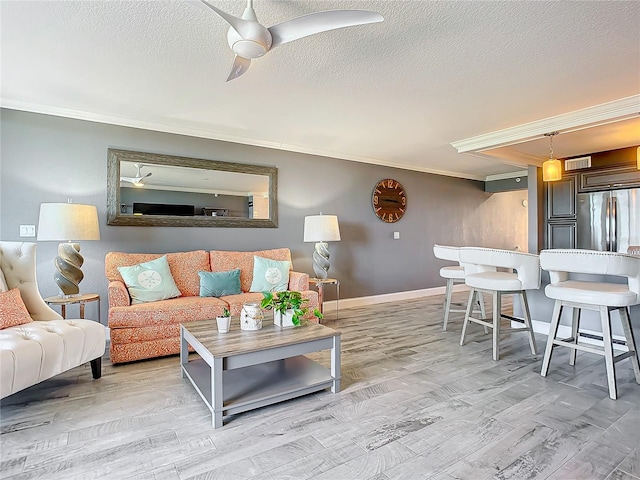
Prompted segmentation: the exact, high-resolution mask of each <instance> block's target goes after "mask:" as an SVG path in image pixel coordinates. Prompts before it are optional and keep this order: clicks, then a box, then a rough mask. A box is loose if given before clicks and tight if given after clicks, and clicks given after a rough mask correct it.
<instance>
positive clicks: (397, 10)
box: [0, 0, 640, 179]
mask: <svg viewBox="0 0 640 480" xmlns="http://www.w3.org/2000/svg"><path fill="white" fill-rule="evenodd" d="M210 1H211V3H213V4H215V5H216V6H218V7H219V8H221V9H222V10H224V11H227V12H229V13H231V14H234V15H237V16H240V15H241V14H242V11H243V10H244V7H245V4H244V2H243V1H242V0H234V1H217V0H210ZM254 7H255V10H256V13H257V15H258V19H259V20H260V21H261V22H262V23H263V24H265V25H266V26H271V25H273V24H277V23H280V22H283V21H286V20H289V19H291V18H294V17H297V16H300V15H304V14H307V13H312V12H316V11H321V10H331V9H346V8H358V9H367V10H373V11H376V12H379V13H380V14H382V15H383V16H384V18H385V20H384V22H382V23H377V24H372V25H364V26H358V27H351V28H346V29H341V30H336V31H332V32H326V33H322V34H318V35H314V36H310V37H307V38H304V39H301V40H297V41H295V42H292V43H289V44H286V45H282V46H280V47H278V48H276V49H274V50H272V51H270V52H268V53H267V55H266V56H265V57H263V58H260V59H257V60H254V61H253V62H252V65H251V68H250V69H249V71H248V72H247V73H246V74H245V75H243V76H242V77H240V78H238V79H236V80H233V81H231V82H228V83H226V82H225V79H226V78H227V75H228V73H229V71H230V69H231V64H232V62H233V54H232V52H231V51H230V49H229V47H228V45H227V43H226V32H227V25H226V24H225V22H224V21H223V20H222V19H221V18H219V17H217V16H216V15H215V14H214V13H213V12H212V11H211V10H209V9H207V8H206V7H204V6H203V5H202V4H200V3H199V2H193V1H171V2H165V1H150V2H146V1H64V2H58V1H8V0H2V1H0V21H1V42H2V44H1V45H2V57H1V62H2V64H1V67H2V69H1V75H2V77H1V81H2V83H1V99H0V101H1V104H2V106H4V107H7V108H15V109H21V110H27V111H35V112H43V113H53V114H58V115H65V116H70V117H75V118H84V119H90V120H97V121H104V122H108V123H115V124H121V125H131V126H137V127H142V128H151V129H154V130H161V131H169V132H176V133H185V134H189V135H195V136H202V137H206V138H216V139H221V140H228V141H234V142H239V143H246V144H251V145H261V146H268V147H273V148H281V149H286V150H292V151H298V152H307V153H313V154H318V155H325V156H332V157H337V158H345V159H348V160H356V161H363V162H368V163H376V164H382V165H391V166H397V167H401V168H409V169H415V170H419V171H432V172H440V173H446V174H450V175H456V176H461V177H467V178H478V179H482V178H485V177H486V176H489V175H497V174H503V173H507V172H511V171H515V170H522V165H520V166H514V165H513V164H510V163H513V162H508V160H503V161H501V160H499V159H490V158H479V157H476V156H471V155H464V154H458V153H457V151H456V149H454V148H453V147H452V146H451V145H450V144H451V142H456V141H459V140H462V139H466V138H469V137H474V136H477V135H481V134H485V133H489V132H494V131H496V130H501V129H505V128H508V127H512V126H515V125H520V124H524V123H528V122H532V121H536V120H540V119H544V118H547V117H551V116H555V115H559V114H563V113H565V112H570V111H574V110H578V109H583V108H586V107H590V106H592V105H597V104H601V103H605V102H610V101H613V100H616V99H620V98H623V97H629V96H632V95H638V94H639V93H640V2H638V1H627V2H625V1H615V2H614V1H603V2H595V1H572V2H567V1H553V2H552V1H492V2H484V1H482V2H481V1H439V2H434V1H359V0H349V1H346V0H344V1H324V0H302V1H299V0H287V1H277V0H256V1H255V4H254ZM639 110H640V106H639ZM638 136H640V132H638V135H637V136H636V143H637V137H638ZM627 141H628V140H627ZM617 146H619V147H623V146H628V145H617ZM542 147H543V148H542V151H541V152H540V157H541V158H543V157H544V156H545V155H546V154H547V153H548V150H547V149H546V148H545V147H544V143H543V144H542ZM589 148H593V145H590V147H589ZM592 151H593V150H592ZM581 153H588V152H570V153H569V154H571V155H574V154H581Z"/></svg>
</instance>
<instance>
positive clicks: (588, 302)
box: [540, 250, 640, 400]
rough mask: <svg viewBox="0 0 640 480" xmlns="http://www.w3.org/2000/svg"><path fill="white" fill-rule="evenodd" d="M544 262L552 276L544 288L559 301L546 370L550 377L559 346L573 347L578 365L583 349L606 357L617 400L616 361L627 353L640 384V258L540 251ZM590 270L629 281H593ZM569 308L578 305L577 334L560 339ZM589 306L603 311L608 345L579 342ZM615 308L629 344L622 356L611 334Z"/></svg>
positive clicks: (544, 363) (574, 324) (573, 324)
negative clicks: (639, 343)
mask: <svg viewBox="0 0 640 480" xmlns="http://www.w3.org/2000/svg"><path fill="white" fill-rule="evenodd" d="M540 264H541V266H542V268H543V269H544V270H548V271H549V277H550V279H551V283H550V284H549V285H547V286H546V287H545V289H544V293H545V295H546V296H547V297H549V298H552V299H554V300H555V301H556V302H555V306H554V308H553V316H552V318H551V325H550V329H549V337H548V339H547V347H546V349H545V351H544V359H543V361H542V369H541V371H540V375H542V376H543V377H546V376H547V372H548V371H549V363H550V362H551V355H552V353H553V349H554V348H555V347H556V346H558V345H559V346H563V347H568V348H570V349H571V354H570V356H569V365H575V361H576V353H577V352H576V351H577V350H582V351H585V352H589V353H595V354H598V355H602V356H604V361H605V365H606V368H607V382H608V384H609V397H610V398H612V399H613V400H615V399H616V398H617V396H618V393H617V387H616V372H615V369H614V364H615V363H616V362H619V361H620V360H623V359H625V358H627V357H629V358H631V363H632V364H633V371H634V373H635V378H636V382H637V383H639V384H640V366H639V365H638V354H637V351H636V345H635V341H634V338H633V330H632V329H631V322H630V321H629V319H630V313H629V307H631V306H632V305H638V304H640V257H636V256H633V255H628V254H624V253H615V252H597V251H593V250H543V251H542V252H540ZM571 274H586V275H587V277H586V279H585V276H581V277H580V279H579V280H578V279H573V278H571ZM588 275H599V276H602V275H614V276H619V277H626V278H627V283H626V284H625V283H611V282H606V281H604V282H603V281H600V280H601V279H600V278H598V279H597V280H598V281H595V280H594V281H588V280H589V277H588ZM564 307H570V308H572V309H573V315H572V319H571V338H566V339H558V338H557V334H558V325H559V324H560V317H561V316H562V309H563V308H564ZM583 309H586V310H595V311H597V312H600V323H601V324H602V341H603V344H604V349H603V350H600V349H597V348H594V347H592V346H586V345H582V344H579V343H578V340H579V337H580V312H581V311H582V310H583ZM613 310H617V311H618V312H619V314H620V321H621V323H622V330H623V332H624V336H625V339H626V346H627V348H628V351H627V352H624V353H620V354H617V355H615V354H614V350H613V341H612V338H611V312H612V311H613Z"/></svg>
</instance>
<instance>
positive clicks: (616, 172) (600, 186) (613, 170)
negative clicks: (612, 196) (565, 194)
mask: <svg viewBox="0 0 640 480" xmlns="http://www.w3.org/2000/svg"><path fill="white" fill-rule="evenodd" d="M634 187H640V170H638V168H637V167H636V166H635V165H623V166H619V167H609V168H604V169H596V170H589V171H587V172H583V173H581V174H580V181H579V186H578V192H579V193H583V192H593V191H597V190H609V189H617V188H634Z"/></svg>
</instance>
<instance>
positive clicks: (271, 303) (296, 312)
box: [260, 290, 323, 327]
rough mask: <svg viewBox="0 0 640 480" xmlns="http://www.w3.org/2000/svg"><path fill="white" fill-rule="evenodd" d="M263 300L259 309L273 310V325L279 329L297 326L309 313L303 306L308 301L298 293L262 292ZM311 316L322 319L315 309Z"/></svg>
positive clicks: (286, 291)
mask: <svg viewBox="0 0 640 480" xmlns="http://www.w3.org/2000/svg"><path fill="white" fill-rule="evenodd" d="M262 295H263V297H264V298H263V299H262V302H260V307H261V308H264V309H265V310H273V323H275V324H276V325H280V326H281V327H288V326H294V325H295V326H298V325H300V320H301V319H302V317H304V315H305V314H306V313H307V312H308V311H309V308H308V307H306V306H305V304H306V303H308V302H309V300H308V299H306V298H302V294H301V293H300V292H292V291H289V290H285V291H284V292H277V293H273V292H262ZM313 314H314V315H315V316H316V317H317V318H318V320H320V319H322V317H323V315H322V313H320V310H318V309H317V308H315V309H314V310H313Z"/></svg>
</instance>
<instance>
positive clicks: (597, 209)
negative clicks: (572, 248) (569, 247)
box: [577, 188, 640, 253]
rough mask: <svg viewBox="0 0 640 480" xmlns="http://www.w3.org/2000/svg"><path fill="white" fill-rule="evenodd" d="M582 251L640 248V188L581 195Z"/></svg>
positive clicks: (580, 224)
mask: <svg viewBox="0 0 640 480" xmlns="http://www.w3.org/2000/svg"><path fill="white" fill-rule="evenodd" d="M577 210H578V225H577V237H578V238H577V244H578V248H584V249H588V250H601V251H610V252H623V253H626V252H627V248H629V245H640V188H632V189H626V190H608V191H603V192H590V193H580V194H578V206H577Z"/></svg>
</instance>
